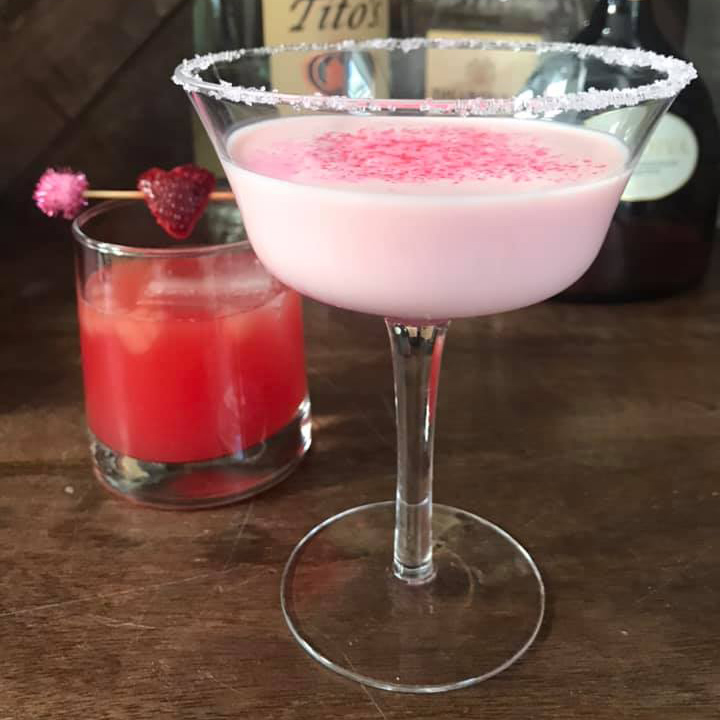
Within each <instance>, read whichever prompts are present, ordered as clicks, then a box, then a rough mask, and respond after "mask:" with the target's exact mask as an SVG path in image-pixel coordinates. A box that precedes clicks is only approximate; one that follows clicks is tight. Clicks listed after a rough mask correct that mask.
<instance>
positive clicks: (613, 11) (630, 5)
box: [598, 0, 650, 46]
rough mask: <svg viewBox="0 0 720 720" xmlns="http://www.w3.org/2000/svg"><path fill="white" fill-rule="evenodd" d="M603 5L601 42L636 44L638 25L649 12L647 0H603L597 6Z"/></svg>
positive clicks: (638, 31)
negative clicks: (603, 17)
mask: <svg viewBox="0 0 720 720" xmlns="http://www.w3.org/2000/svg"><path fill="white" fill-rule="evenodd" d="M603 5H604V7H602V9H603V10H604V11H605V19H604V20H605V22H604V25H603V30H602V40H603V42H606V43H608V44H609V45H612V44H617V45H628V46H635V45H638V44H639V43H638V35H639V33H640V25H641V24H642V23H643V22H645V21H646V19H647V17H648V15H649V12H650V3H649V2H648V0H605V2H601V3H600V5H599V6H598V7H599V8H600V7H601V6H603Z"/></svg>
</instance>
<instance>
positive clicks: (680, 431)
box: [0, 241, 720, 720]
mask: <svg viewBox="0 0 720 720" xmlns="http://www.w3.org/2000/svg"><path fill="white" fill-rule="evenodd" d="M5 270H6V272H5V279H6V281H5V282H4V283H3V287H2V300H1V302H0V308H1V310H0V337H1V338H2V343H1V344H0V398H1V401H0V402H1V405H0V409H1V411H0V488H1V493H0V567H1V568H2V571H3V572H2V577H1V580H0V587H1V590H0V647H1V648H2V656H1V658H0V717H1V718H7V719H10V718H12V720H26V719H28V720H29V719H30V718H33V719H36V718H53V719H64V718H78V717H91V718H112V719H113V720H114V719H116V718H117V719H118V720H119V719H121V718H122V719H123V720H125V719H135V718H148V717H168V718H182V719H185V718H187V719H188V720H189V719H191V718H193V719H194V718H208V719H209V718H212V719H219V718H223V719H224V718H238V717H252V718H278V719H286V718H298V719H305V718H308V719H310V718H334V717H337V716H340V715H341V716H343V717H345V718H348V719H351V720H359V719H360V718H381V719H382V718H384V719H385V720H390V719H393V718H395V719H400V718H447V719H448V720H449V719H450V718H458V717H472V718H491V719H494V718H518V719H523V720H524V719H526V718H535V719H537V720H545V719H548V720H549V719H551V718H553V719H557V718H560V719H565V718H568V719H570V718H593V719H601V720H602V719H605V718H607V719H610V718H612V720H617V719H618V718H628V719H629V718H639V719H643V720H645V719H647V720H685V719H687V720H705V719H707V720H710V719H711V718H716V717H717V712H718V707H719V706H720V651H718V647H717V639H718V636H720V616H719V615H718V612H717V608H718V602H719V601H720V569H719V566H718V563H717V549H718V542H719V541H718V534H719V533H720V529H719V528H720V480H718V477H719V471H718V468H720V444H719V443H718V441H717V440H718V437H720V402H719V399H720V373H719V372H718V367H720V320H719V317H720V316H719V312H718V311H719V310H720V272H718V270H717V269H716V271H715V272H714V273H713V275H712V277H711V278H710V280H709V282H708V286H707V287H706V288H705V289H704V290H701V291H698V292H696V293H693V294H690V295H686V296H684V297H678V298H675V299H672V300H668V301H664V302H658V303H647V304H635V305H627V306H611V307H593V306H571V305H564V304H558V303H546V304H544V305H541V306H538V307H535V308H531V309H528V310H523V311H520V312H516V313H512V314H509V315H505V316H499V317H495V318H491V319H478V320H474V321H463V322H456V323H454V324H453V326H452V328H451V331H450V335H449V340H448V344H447V350H446V361H445V367H444V374H443V379H442V382H441V393H440V401H439V410H438V422H439V425H438V436H437V473H436V474H437V485H436V496H437V500H438V501H440V502H445V503H450V504H456V505H459V506H461V507H463V508H466V509H468V510H471V511H473V512H476V513H479V514H482V515H484V516H485V517H488V518H490V519H492V520H493V521H495V522H498V523H499V524H501V525H502V526H503V527H505V528H506V529H508V530H509V531H510V532H512V533H513V534H515V535H516V536H517V537H518V538H520V539H521V540H522V541H523V542H524V543H525V544H526V545H527V547H528V548H529V549H530V551H531V552H532V553H533V554H534V556H535V557H536V559H537V560H538V562H539V564H540V566H541V568H542V571H543V573H544V575H545V578H546V581H547V584H548V586H549V590H550V600H551V603H550V612H549V615H548V618H547V621H546V623H545V626H544V629H543V632H542V635H541V638H540V640H539V641H538V642H537V644H536V645H535V646H534V647H533V648H532V649H531V651H530V652H529V653H528V655H527V656H526V657H525V659H523V660H522V661H521V662H520V663H519V664H517V665H516V666H514V667H513V668H511V669H510V670H508V671H506V672H505V673H503V674H502V675H501V676H499V677H497V678H495V679H493V680H491V681H489V682H487V683H485V684H483V685H481V686H478V687H476V688H473V689H468V690H463V691H459V692H455V693H451V694H447V695H443V696H435V697H427V698H423V697H415V696H405V695H393V694H389V693H384V692H380V691H376V690H368V689H364V688H362V687H361V686H359V685H355V684H353V683H350V682H347V681H344V680H342V679H340V678H339V677H336V676H335V675H333V674H332V673H330V672H328V671H326V670H324V669H323V668H321V667H320V666H319V665H317V664H316V663H315V662H313V661H311V660H310V659H309V658H308V657H307V656H306V655H305V654H304V653H303V651H302V650H300V648H299V647H298V646H297V645H296V644H295V643H294V641H293V640H292V639H291V637H290V635H289V632H288V630H287V629H286V627H285V624H284V621H283V619H282V616H281V614H280V607H279V597H278V587H279V579H280V573H281V571H282V568H283V565H284V562H285V560H286V558H287V556H288V554H289V553H290V550H291V549H292V547H293V545H294V543H295V542H296V541H297V540H298V539H299V538H300V537H301V536H302V535H303V534H304V533H305V532H306V531H307V530H308V529H309V528H310V527H311V526H312V525H313V524H315V523H317V522H318V521H320V520H322V519H323V518H325V517H327V516H329V515H332V514H334V513H336V512H338V511H340V510H342V509H344V508H347V507H350V506H352V505H356V504H360V503H365V502H369V501H373V500H382V499H386V498H390V497H391V496H392V493H393V464H394V446H393V417H392V404H391V403H392V401H391V378H390V362H389V354H388V349H387V347H386V337H385V331H384V328H383V326H382V322H381V321H380V320H378V319H374V318H369V317H364V316H361V315H355V314H351V313H345V312H342V311H339V310H333V309H329V308H326V307H323V306H321V305H317V304H314V303H308V304H307V306H306V327H307V349H308V370H309V375H310V385H311V393H312V401H313V408H314V417H315V441H314V447H313V449H312V451H311V453H310V455H309V457H308V458H307V459H306V461H305V462H304V464H303V465H302V467H301V468H300V470H299V471H298V472H297V473H296V474H295V475H294V476H292V477H291V478H290V479H289V480H287V481H286V482H285V483H284V484H282V485H280V486H278V487H277V488H275V489H273V490H271V491H269V492H268V493H266V494H264V495H261V496H259V497H258V498H256V499H255V500H253V501H252V502H248V503H245V504H239V505H236V506H231V507H227V508H225V509H221V510H214V511H209V512H195V513H189V514H182V513H171V512H160V511H152V510H142V509H137V508H134V507H131V506H129V505H127V504H125V503H123V501H121V500H118V499H116V498H114V497H111V496H109V495H108V494H106V493H105V492H104V491H103V490H102V489H101V488H99V487H98V486H97V485H96V483H95V482H94V480H93V479H92V477H91V474H90V468H89V463H88V458H87V454H86V440H85V435H84V423H83V412H82V390H81V375H80V363H79V354H78V346H77V340H76V323H75V315H74V301H73V296H72V277H71V263H70V247H69V243H67V244H62V243H59V242H56V241H54V242H48V243H44V244H43V243H38V244H37V245H36V247H35V252H34V253H33V254H28V255H26V256H25V257H22V258H17V259H15V260H14V261H12V263H10V264H9V265H8V266H7V267H6V268H5Z"/></svg>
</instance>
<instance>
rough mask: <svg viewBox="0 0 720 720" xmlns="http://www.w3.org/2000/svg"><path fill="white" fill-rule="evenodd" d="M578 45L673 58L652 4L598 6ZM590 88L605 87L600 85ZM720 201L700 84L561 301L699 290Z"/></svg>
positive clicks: (653, 146)
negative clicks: (591, 261) (586, 266)
mask: <svg viewBox="0 0 720 720" xmlns="http://www.w3.org/2000/svg"><path fill="white" fill-rule="evenodd" d="M576 41H577V42H580V43H585V44H589V45H619V46H622V47H640V48H644V49H646V50H652V51H654V52H658V53H661V54H663V55H675V56H677V55H678V53H677V52H675V51H674V50H673V48H672V47H671V46H670V45H669V43H668V42H667V41H666V40H665V39H664V37H663V36H662V34H661V32H660V30H659V29H658V26H657V24H656V22H655V19H654V17H653V13H652V7H651V1H650V0H599V2H598V3H597V5H596V7H595V10H594V12H593V15H592V17H591V19H590V22H589V24H588V25H587V27H586V28H585V29H584V30H583V31H582V32H581V33H580V34H579V35H578V36H577V38H576ZM588 84H589V85H594V86H595V87H598V88H602V78H601V77H592V73H590V78H589V82H588ZM719 198H720V131H719V130H718V123H717V120H716V117H715V114H714V112H713V106H712V100H711V97H710V94H709V93H708V91H707V88H706V87H705V85H704V84H703V82H702V81H700V80H696V81H695V82H693V83H692V84H691V85H690V86H689V87H688V88H686V89H685V90H684V91H683V92H682V93H681V94H680V96H679V97H678V98H677V100H676V101H675V103H674V104H673V106H672V108H671V109H670V112H669V113H668V114H667V115H666V117H665V118H664V119H663V120H662V121H661V123H660V125H659V127H658V129H657V130H656V132H655V134H654V136H653V138H652V139H651V141H650V143H649V144H648V146H647V148H646V150H645V153H644V154H643V156H642V157H641V159H640V162H639V164H638V167H637V169H636V171H635V173H634V175H633V178H632V179H631V181H630V184H629V185H628V189H627V190H626V192H625V194H624V195H623V200H622V201H621V202H620V205H619V207H618V210H617V212H616V214H615V217H614V219H613V222H612V225H611V227H610V230H609V231H608V235H607V238H606V240H605V243H604V245H603V247H602V250H601V251H600V254H599V256H598V258H597V260H596V261H595V262H594V264H593V265H592V267H591V268H590V269H589V270H588V272H587V273H586V274H585V275H584V276H583V277H582V278H581V279H580V280H579V281H578V282H577V283H575V285H573V286H572V287H570V288H569V289H568V290H567V291H565V292H564V293H562V295H561V296H560V297H561V298H563V299H568V300H576V301H587V302H612V301H627V300H642V299H650V298H656V297H663V296H668V295H672V294H674V293H676V292H680V291H682V290H686V289H688V288H690V287H693V286H695V285H696V284H698V283H699V282H700V280H701V279H702V278H703V276H704V274H705V271H706V270H707V268H708V265H709V261H710V255H711V250H712V240H713V237H714V235H715V223H716V219H717V210H718V199H719Z"/></svg>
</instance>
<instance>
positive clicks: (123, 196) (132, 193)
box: [83, 190, 235, 202]
mask: <svg viewBox="0 0 720 720" xmlns="http://www.w3.org/2000/svg"><path fill="white" fill-rule="evenodd" d="M83 196H84V197H86V198H88V199H89V200H144V199H145V196H144V195H143V194H142V193H141V192H140V191H139V190H86V191H85V192H84V193H83ZM210 199H211V200H214V201H215V202H222V201H227V200H235V196H234V195H233V194H232V193H231V192H230V191H227V190H218V191H216V192H212V193H210Z"/></svg>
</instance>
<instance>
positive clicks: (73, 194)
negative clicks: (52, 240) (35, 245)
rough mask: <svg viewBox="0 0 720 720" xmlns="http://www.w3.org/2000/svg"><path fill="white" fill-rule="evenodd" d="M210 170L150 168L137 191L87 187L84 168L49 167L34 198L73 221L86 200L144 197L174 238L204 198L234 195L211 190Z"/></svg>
mask: <svg viewBox="0 0 720 720" xmlns="http://www.w3.org/2000/svg"><path fill="white" fill-rule="evenodd" d="M214 186H215V178H214V177H213V175H212V173H210V172H208V171H207V170H204V169H203V168H199V167H197V166H195V165H191V164H187V165H180V166H178V167H176V168H173V169H172V170H169V171H165V170H161V169H159V168H150V169H149V170H147V171H146V172H144V173H143V174H142V175H140V177H139V178H138V189H137V190H91V189H90V184H89V183H88V180H87V177H86V176H85V173H83V172H78V171H75V170H72V169H71V168H60V169H55V168H48V169H47V170H46V171H45V172H44V173H43V174H42V175H41V176H40V179H39V180H38V182H37V185H36V186H35V191H34V193H33V199H34V200H35V203H36V204H37V206H38V208H40V210H41V211H42V212H44V213H45V214H46V215H49V216H50V217H58V216H60V217H63V218H65V219H66V220H73V219H74V218H75V217H76V216H77V215H78V214H79V213H80V212H81V211H82V209H83V208H84V207H85V206H86V205H87V201H88V200H144V201H145V202H146V203H147V205H148V208H149V209H150V212H151V213H152V214H153V216H154V217H155V219H156V220H157V222H158V224H159V225H160V226H161V227H162V228H163V229H164V230H165V231H166V232H167V233H168V234H169V235H171V236H172V237H174V238H177V239H183V238H186V237H187V236H188V235H189V234H190V232H191V231H192V229H193V227H194V226H195V223H197V221H198V220H199V219H200V217H201V216H202V214H203V212H204V211H205V207H206V205H207V203H208V201H214V202H226V201H232V200H234V199H235V198H234V195H233V194H232V192H229V191H213V188H214Z"/></svg>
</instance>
